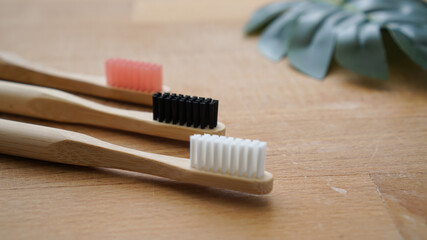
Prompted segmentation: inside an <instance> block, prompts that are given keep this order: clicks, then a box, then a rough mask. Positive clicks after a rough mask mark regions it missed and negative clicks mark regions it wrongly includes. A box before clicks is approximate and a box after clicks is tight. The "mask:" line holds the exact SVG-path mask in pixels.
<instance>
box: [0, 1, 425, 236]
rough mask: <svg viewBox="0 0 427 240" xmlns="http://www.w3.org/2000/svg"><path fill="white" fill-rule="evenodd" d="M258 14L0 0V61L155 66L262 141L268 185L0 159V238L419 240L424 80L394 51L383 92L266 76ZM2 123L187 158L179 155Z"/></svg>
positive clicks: (163, 148) (362, 84)
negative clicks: (126, 61)
mask: <svg viewBox="0 0 427 240" xmlns="http://www.w3.org/2000/svg"><path fill="white" fill-rule="evenodd" d="M263 2H266V1H265V0H264V1H256V0H250V1H243V0H242V1H240V0H230V1H215V0H183V1H167V0H160V1H159V0H144V1H142V0H141V1H139V0H124V1H118V0H77V1H75V0H61V1H57V0H37V1H34V0H1V1H0V32H1V34H0V49H1V50H6V51H9V52H13V53H16V54H19V55H21V56H23V57H25V58H28V59H30V60H32V61H36V62H38V63H40V64H43V65H47V66H50V67H55V68H58V69H61V70H67V71H73V72H79V73H86V74H98V75H100V74H103V61H104V60H105V59H107V58H108V57H125V58H130V59H138V60H148V61H153V62H159V63H162V64H163V66H164V75H165V82H166V84H167V85H168V86H170V87H171V88H172V89H173V90H174V91H176V92H179V93H184V94H192V95H198V96H212V97H215V98H218V99H219V100H220V113H219V118H220V120H221V121H222V122H224V123H225V124H226V125H227V135H228V136H234V137H242V138H251V139H259V140H263V141H267V142H268V151H267V163H266V169H267V170H268V171H270V172H272V173H273V174H274V176H275V185H274V190H273V192H272V193H271V194H269V195H266V196H255V195H246V194H240V193H236V192H231V191H225V190H218V189H211V188H207V187H200V186H194V185H189V184H181V183H178V182H174V181H169V180H165V179H161V178H157V177H152V176H149V175H143V174H136V173H131V172H125V171H114V170H109V169H95V168H86V167H76V166H68V165H62V164H54V163H48V162H42V161H36V160H31V159H24V158H19V157H12V156H6V155H0V238H1V239H427V225H426V224H427V162H426V160H427V94H426V93H427V73H426V72H423V70H422V69H421V68H420V67H418V66H416V65H415V64H413V63H411V62H410V60H409V59H408V58H407V57H405V55H404V54H403V53H401V52H400V51H397V50H395V48H396V46H394V45H390V46H388V48H389V49H388V50H390V51H389V62H390V66H391V70H390V75H391V77H390V80H389V81H373V80H370V79H366V78H362V77H360V76H357V75H356V74H353V73H351V72H349V71H347V70H345V69H342V68H340V67H339V66H338V65H337V64H334V65H333V66H332V69H331V72H330V74H329V75H328V77H327V78H326V79H325V80H324V81H317V80H314V79H311V78H309V77H307V76H304V75H302V74H300V73H299V72H297V71H296V70H294V69H292V68H291V67H290V66H289V64H288V62H287V61H286V60H284V61H281V62H278V63H273V62H270V61H268V60H267V59H265V58H264V57H262V56H261V55H260V54H259V53H258V51H257V48H256V44H257V38H246V37H244V36H243V34H242V28H243V26H244V23H245V21H246V19H247V18H248V17H249V16H250V14H251V12H252V11H254V10H255V9H256V8H257V7H259V6H260V5H263ZM104 102H105V101H104ZM108 104H113V103H110V102H108ZM115 105H117V104H115ZM120 106H123V107H128V106H124V105H120ZM0 117H1V118H8V119H15V120H20V121H25V122H35V123H38V124H43V125H49V126H56V127H60V128H64V129H70V130H74V131H78V132H82V133H86V134H89V135H92V136H95V137H98V138H100V139H103V140H107V141H110V142H113V143H116V144H119V145H123V146H127V147H132V148H135V149H140V150H145V151H149V152H154V153H162V154H166V155H173V156H181V157H188V156H189V145H188V144H187V143H183V142H178V141H167V140H164V139H159V138H154V137H147V136H143V135H137V134H130V133H125V132H121V131H111V130H105V129H101V128H94V127H86V126H81V125H71V124H68V125H67V124H58V123H50V122H46V121H38V120H34V119H29V118H23V117H16V116H11V115H5V114H2V115H1V116H0Z"/></svg>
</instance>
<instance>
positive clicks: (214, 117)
mask: <svg viewBox="0 0 427 240" xmlns="http://www.w3.org/2000/svg"><path fill="white" fill-rule="evenodd" d="M218 104H219V102H218V100H212V102H210V103H209V128H211V129H212V128H215V127H216V125H217V123H218Z"/></svg>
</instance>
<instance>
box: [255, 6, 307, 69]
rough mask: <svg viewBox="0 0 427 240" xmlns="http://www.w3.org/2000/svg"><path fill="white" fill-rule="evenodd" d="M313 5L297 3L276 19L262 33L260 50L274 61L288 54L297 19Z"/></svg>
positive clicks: (259, 44)
mask: <svg viewBox="0 0 427 240" xmlns="http://www.w3.org/2000/svg"><path fill="white" fill-rule="evenodd" d="M313 6H315V5H313V4H312V3H307V2H301V3H296V4H295V6H294V7H293V8H291V9H290V10H289V11H288V12H286V14H282V15H281V16H280V17H279V18H277V19H275V20H274V21H273V22H272V23H271V24H270V25H269V26H268V27H267V28H266V29H265V30H264V32H263V33H262V35H261V37H260V40H259V43H258V49H259V51H260V52H261V53H262V54H263V55H264V56H266V57H267V58H269V59H271V60H273V61H278V60H280V59H282V58H283V57H284V56H286V54H287V53H288V48H289V43H290V40H291V37H292V34H293V29H294V26H295V21H296V19H297V18H298V16H299V15H301V14H302V13H303V12H304V11H307V10H309V9H310V7H313Z"/></svg>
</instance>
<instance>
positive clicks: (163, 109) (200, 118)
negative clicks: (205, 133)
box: [153, 92, 219, 129]
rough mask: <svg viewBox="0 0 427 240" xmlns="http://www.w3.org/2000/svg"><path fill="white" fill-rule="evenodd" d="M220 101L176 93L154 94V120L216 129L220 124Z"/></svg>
mask: <svg viewBox="0 0 427 240" xmlns="http://www.w3.org/2000/svg"><path fill="white" fill-rule="evenodd" d="M218 105H219V102H218V100H212V98H204V97H200V98H199V97H197V96H194V97H191V96H189V95H185V96H184V95H182V94H175V93H172V94H171V93H164V94H163V95H162V93H160V92H159V93H155V94H153V119H154V120H157V121H159V122H165V123H173V124H179V125H185V124H186V125H187V126H188V127H190V126H192V125H193V127H194V128H198V127H201V128H202V129H205V128H206V127H209V128H211V129H212V128H215V127H216V126H217V122H218Z"/></svg>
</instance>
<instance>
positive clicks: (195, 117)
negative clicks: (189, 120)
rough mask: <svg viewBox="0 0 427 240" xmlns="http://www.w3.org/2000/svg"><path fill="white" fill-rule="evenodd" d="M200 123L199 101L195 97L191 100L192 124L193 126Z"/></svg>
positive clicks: (197, 125)
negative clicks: (194, 99)
mask: <svg viewBox="0 0 427 240" xmlns="http://www.w3.org/2000/svg"><path fill="white" fill-rule="evenodd" d="M199 125H200V101H199V99H197V100H196V101H194V102H193V126H194V127H195V128H197V127H199Z"/></svg>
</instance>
